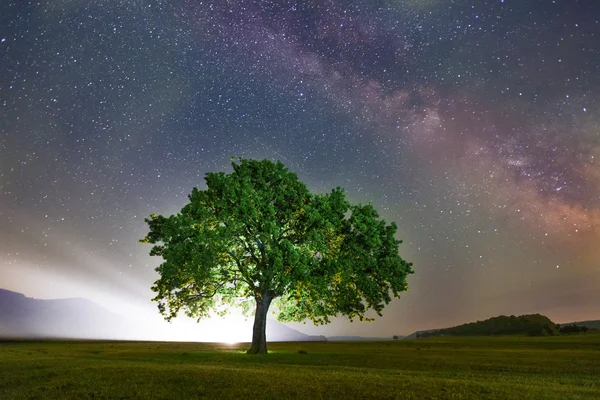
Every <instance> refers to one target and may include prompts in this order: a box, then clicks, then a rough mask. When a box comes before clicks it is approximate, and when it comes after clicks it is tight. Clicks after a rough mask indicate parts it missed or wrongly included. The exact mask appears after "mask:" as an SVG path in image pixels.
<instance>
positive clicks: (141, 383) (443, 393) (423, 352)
mask: <svg viewBox="0 0 600 400" xmlns="http://www.w3.org/2000/svg"><path fill="white" fill-rule="evenodd" d="M246 347H247V345H233V346H229V345H222V344H206V343H151V342H150V343H149V342H5V343H0V399H46V398H57V399H195V398H202V397H204V398H210V399H279V398H281V399H304V398H307V399H349V398H356V399H600V335H578V336H560V337H541V338H525V337H490V338H432V339H422V340H413V341H394V342H377V343H272V344H270V351H271V353H270V354H269V355H266V356H247V355H246V354H244V353H243V351H242V350H243V349H245V348H246ZM299 350H303V351H306V352H307V353H308V354H299V353H298V351H299Z"/></svg>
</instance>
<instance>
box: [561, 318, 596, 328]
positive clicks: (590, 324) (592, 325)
mask: <svg viewBox="0 0 600 400" xmlns="http://www.w3.org/2000/svg"><path fill="white" fill-rule="evenodd" d="M560 325H561V326H563V325H577V326H587V327H588V328H590V329H600V320H594V321H580V322H569V323H568V324H560Z"/></svg>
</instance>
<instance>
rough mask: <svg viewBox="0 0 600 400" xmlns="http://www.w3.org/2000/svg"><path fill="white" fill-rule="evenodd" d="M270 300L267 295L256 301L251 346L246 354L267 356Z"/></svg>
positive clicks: (271, 298)
mask: <svg viewBox="0 0 600 400" xmlns="http://www.w3.org/2000/svg"><path fill="white" fill-rule="evenodd" d="M272 300H273V297H271V296H269V295H268V294H264V295H263V296H262V298H261V299H256V312H255V313H254V327H253V328H252V346H250V348H249V349H248V351H247V352H246V353H247V354H267V312H268V311H269V306H270V305H271V301H272Z"/></svg>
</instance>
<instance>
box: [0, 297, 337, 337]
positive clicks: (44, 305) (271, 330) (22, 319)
mask: <svg viewBox="0 0 600 400" xmlns="http://www.w3.org/2000/svg"><path fill="white" fill-rule="evenodd" d="M159 321H160V320H159ZM160 323H162V325H161V326H160V328H161V329H164V327H165V326H166V327H167V328H166V329H169V328H170V327H171V326H170V325H168V324H166V323H164V322H163V321H160ZM154 328H158V326H156V322H154V321H148V322H147V323H144V324H143V325H140V324H139V322H138V323H133V322H131V321H128V320H127V319H126V318H124V317H121V316H119V315H116V314H113V313H111V312H109V311H108V310H106V309H104V308H102V307H101V306H99V305H97V304H96V303H94V302H92V301H90V300H87V299H82V298H73V299H56V300H41V299H34V298H30V297H26V296H25V295H23V294H21V293H16V292H12V291H9V290H4V289H0V338H62V339H124V340H152V337H153V336H152V330H153V329H154ZM173 329H177V328H176V327H173ZM194 329H197V330H201V329H202V328H201V327H197V325H194V326H193V328H192V332H191V333H192V335H191V336H192V337H193V331H194ZM248 333H249V334H250V331H248ZM189 336H190V335H188V337H189ZM267 338H268V341H269V342H298V341H326V340H327V338H325V336H311V335H305V334H304V333H301V332H299V331H297V330H295V329H292V328H290V327H288V326H285V325H284V324H282V323H280V322H277V321H275V320H271V319H269V320H267Z"/></svg>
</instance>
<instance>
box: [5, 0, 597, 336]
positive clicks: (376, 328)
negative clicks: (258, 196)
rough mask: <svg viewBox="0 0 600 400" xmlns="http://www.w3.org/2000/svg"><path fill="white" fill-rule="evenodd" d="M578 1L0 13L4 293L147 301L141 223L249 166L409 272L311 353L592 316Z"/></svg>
mask: <svg viewBox="0 0 600 400" xmlns="http://www.w3.org/2000/svg"><path fill="white" fill-rule="evenodd" d="M596 3H597V2H596V1H593V0H588V1H584V0H581V1H577V0H556V1H551V0H544V1H542V0H518V1H517V0H504V1H502V0H496V1H488V2H480V1H475V0H470V1H466V0H452V1H450V0H372V1H351V0H305V1H275V0H273V1H244V0H229V1H225V0H221V1H203V2H200V1H189V0H187V1H186V0H174V1H168V2H167V1H155V0H150V1H139V0H129V1H120V0H103V1H88V0H57V1H50V2H48V1H39V2H28V1H21V0H19V1H11V0H6V1H2V2H1V4H0V287H3V288H7V289H11V290H15V291H19V292H22V293H25V294H26V295H29V296H34V297H42V298H47V297H70V296H83V297H89V298H92V299H98V301H102V299H106V298H114V299H117V298H119V299H120V300H119V301H120V302H123V304H125V303H127V302H132V303H133V302H138V303H139V304H149V303H150V302H149V299H150V298H151V297H152V293H151V291H150V286H151V284H152V282H153V281H154V280H155V278H156V276H155V274H156V273H155V272H154V267H156V265H157V264H158V263H159V262H160V260H158V259H154V258H150V257H149V256H148V255H147V253H148V251H149V248H148V247H147V246H144V245H142V244H139V243H138V242H137V241H138V239H140V238H141V237H143V236H144V234H145V233H146V226H145V224H144V222H143V218H144V217H145V216H147V215H148V214H150V213H151V212H156V213H159V214H169V213H173V212H176V211H178V210H179V209H180V208H181V207H182V206H183V204H185V202H186V199H187V198H186V196H187V194H188V193H189V192H190V191H191V188H192V187H193V186H199V187H203V184H204V180H203V177H204V174H205V173H206V172H209V171H230V170H231V167H230V162H231V161H230V157H232V156H235V157H237V156H243V157H245V158H269V159H273V160H277V159H278V160H281V161H282V162H283V163H284V164H286V166H288V167H289V168H290V169H291V170H293V171H295V172H296V173H298V175H299V177H300V179H301V180H303V181H304V182H306V183H307V184H308V185H309V187H310V188H311V189H312V190H313V191H316V192H323V191H329V190H330V189H331V188H333V187H335V186H342V187H344V188H346V189H347V192H348V195H349V197H350V198H351V200H352V201H356V202H369V201H371V202H372V203H373V204H374V205H375V207H376V208H377V209H378V210H380V212H381V214H382V216H383V217H384V218H386V219H387V220H388V221H396V222H397V223H398V225H399V233H398V238H399V239H403V240H404V244H403V245H402V246H401V255H402V256H403V257H404V258H405V259H407V260H409V261H412V262H413V263H414V270H415V274H414V275H412V276H411V277H410V278H409V291H408V292H407V293H406V294H405V295H404V296H403V298H402V299H400V300H396V301H394V302H393V303H392V304H391V305H390V306H388V307H387V308H386V310H384V317H383V318H382V319H379V320H378V321H377V322H375V323H371V324H362V323H361V324H357V323H354V324H350V323H348V322H345V321H336V322H334V323H333V324H332V325H331V326H327V327H324V328H312V327H310V326H308V325H307V326H306V327H305V328H304V331H306V332H309V333H310V332H316V333H326V334H339V333H344V334H362V335H391V334H398V333H400V334H408V333H410V332H411V331H414V330H416V329H426V328H434V327H444V326H449V325H456V324H459V323H463V322H470V321H473V320H476V319H484V318H488V317H492V316H495V315H499V314H507V315H510V314H522V313H537V312H539V313H543V314H545V315H548V316H549V317H550V318H551V319H553V320H555V321H556V322H566V321H572V320H583V319H598V318H600V246H598V244H599V239H600V108H599V105H600V11H598V5H597V4H596ZM116 304H117V307H119V306H118V303H116ZM122 306H123V307H124V305H122ZM150 306H151V307H154V305H150Z"/></svg>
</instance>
